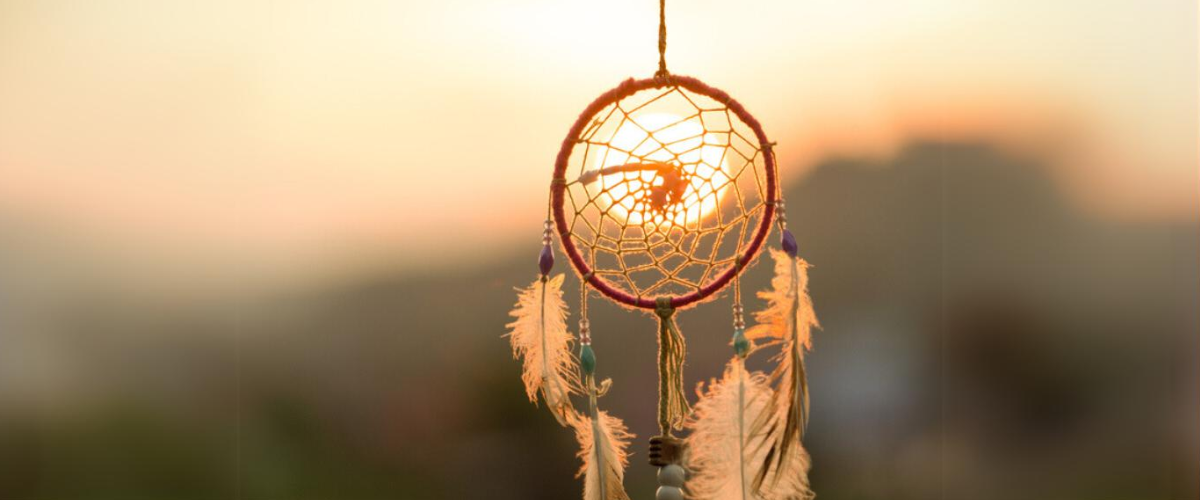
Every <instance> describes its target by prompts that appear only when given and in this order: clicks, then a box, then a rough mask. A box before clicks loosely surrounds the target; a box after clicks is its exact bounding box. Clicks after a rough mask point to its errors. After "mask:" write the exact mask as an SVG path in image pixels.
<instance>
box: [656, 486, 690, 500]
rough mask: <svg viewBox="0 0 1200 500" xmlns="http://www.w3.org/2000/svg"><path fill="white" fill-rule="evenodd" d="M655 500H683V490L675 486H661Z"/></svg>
mask: <svg viewBox="0 0 1200 500" xmlns="http://www.w3.org/2000/svg"><path fill="white" fill-rule="evenodd" d="M654 500H683V490H681V489H679V488H676V487H674V486H659V487H658V491H656V492H654Z"/></svg>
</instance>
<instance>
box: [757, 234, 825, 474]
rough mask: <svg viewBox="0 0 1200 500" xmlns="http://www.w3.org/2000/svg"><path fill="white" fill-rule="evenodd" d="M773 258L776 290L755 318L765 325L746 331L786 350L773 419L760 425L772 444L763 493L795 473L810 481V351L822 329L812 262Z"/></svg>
mask: <svg viewBox="0 0 1200 500" xmlns="http://www.w3.org/2000/svg"><path fill="white" fill-rule="evenodd" d="M771 256H772V257H773V258H774V259H775V277H774V278H773V279H772V280H771V289H770V290H765V291H762V292H759V294H758V296H759V297H760V298H763V299H766V300H767V308H766V309H764V310H762V311H759V312H758V313H757V314H756V315H755V319H757V320H758V323H759V324H758V325H756V326H755V327H754V328H751V329H750V330H748V331H747V332H746V337H747V338H748V339H752V340H762V341H764V342H765V343H767V344H777V345H779V346H780V353H779V354H778V355H777V356H776V358H775V359H776V360H777V361H778V364H777V365H776V367H775V370H774V371H773V372H772V373H771V378H770V380H771V383H776V384H778V385H777V387H776V390H775V392H774V394H773V396H772V398H771V400H770V402H769V404H768V406H769V412H768V415H767V416H764V417H762V418H759V419H758V420H757V421H756V422H755V429H756V430H757V431H759V432H762V433H764V439H766V454H765V456H764V464H763V466H762V467H761V469H760V470H759V476H758V477H757V478H756V480H755V484H756V485H757V486H758V487H759V488H762V487H763V485H764V482H765V481H766V480H767V479H768V478H770V479H771V481H772V483H776V482H778V481H780V480H786V479H788V477H790V476H793V475H795V474H800V475H801V476H803V477H802V480H803V482H804V483H805V484H807V482H808V481H807V479H806V476H807V470H808V466H807V462H808V455H807V452H805V451H804V447H803V445H802V444H801V440H802V439H803V437H804V428H805V427H806V426H807V424H808V378H807V374H806V373H805V369H804V352H805V350H807V349H811V348H812V329H813V327H817V328H819V327H820V324H819V323H818V322H817V316H816V314H815V313H814V312H813V304H812V299H811V298H809V296H808V263H807V262H805V261H804V260H803V259H800V258H798V257H791V256H789V255H788V254H787V253H785V252H782V251H779V250H771ZM801 469H802V472H799V471H800V470H801Z"/></svg>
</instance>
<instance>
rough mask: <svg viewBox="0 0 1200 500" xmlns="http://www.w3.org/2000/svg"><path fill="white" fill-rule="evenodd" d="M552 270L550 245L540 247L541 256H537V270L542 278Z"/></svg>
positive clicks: (552, 260)
mask: <svg viewBox="0 0 1200 500" xmlns="http://www.w3.org/2000/svg"><path fill="white" fill-rule="evenodd" d="M551 269H554V250H553V249H552V248H550V245H545V246H543V247H542V253H541V255H538V270H540V271H541V272H542V276H545V275H547V274H550V270H551Z"/></svg>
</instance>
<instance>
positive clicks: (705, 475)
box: [687, 358, 813, 500]
mask: <svg viewBox="0 0 1200 500" xmlns="http://www.w3.org/2000/svg"><path fill="white" fill-rule="evenodd" d="M770 399H771V387H770V381H769V379H768V377H767V376H766V375H765V374H763V373H761V372H750V371H747V370H746V367H745V364H744V363H743V362H742V360H741V359H738V358H734V359H733V360H731V361H730V362H729V364H728V365H727V366H726V367H725V375H724V377H722V378H721V380H714V381H712V382H710V383H709V386H708V390H707V391H704V392H702V393H701V394H700V401H699V402H698V403H697V404H696V406H695V413H694V414H693V418H692V420H690V421H689V425H688V427H689V428H690V429H691V431H692V433H691V435H690V436H688V458H687V467H688V469H690V470H691V471H692V474H693V475H692V477H691V478H689V479H688V481H687V488H688V492H689V494H690V498H694V499H696V500H773V499H798V498H799V499H807V498H812V496H813V495H812V492H811V490H810V489H809V488H808V482H807V480H804V481H799V480H795V479H798V478H797V477H796V476H795V475H792V477H793V480H785V481H776V482H774V483H773V484H770V485H768V486H766V487H763V488H756V487H755V479H756V478H757V477H758V476H759V475H760V471H761V470H762V467H763V465H764V464H765V463H767V456H766V455H767V453H768V450H769V448H768V446H767V442H766V439H767V436H766V435H765V434H763V433H761V432H756V431H755V429H754V428H753V427H754V426H753V424H754V422H755V421H756V420H758V419H760V418H769V411H770ZM791 465H795V464H791ZM804 469H805V471H807V466H806V465H804Z"/></svg>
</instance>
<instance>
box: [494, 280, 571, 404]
mask: <svg viewBox="0 0 1200 500" xmlns="http://www.w3.org/2000/svg"><path fill="white" fill-rule="evenodd" d="M562 283H563V275H562V274H559V275H558V276H555V277H553V278H549V279H546V280H541V279H539V280H538V281H535V282H533V284H532V285H530V286H529V287H528V288H526V289H524V290H518V291H519V292H520V294H519V296H518V299H517V305H516V307H515V308H514V309H513V311H512V312H511V313H509V314H510V315H511V316H513V317H514V318H516V320H515V321H513V322H512V323H509V324H508V328H509V333H508V337H509V341H510V342H512V349H513V357H515V358H516V357H519V358H522V360H523V370H522V374H521V379H522V380H523V381H524V382H525V393H526V395H528V396H529V400H530V401H532V402H534V403H535V404H536V403H537V399H538V393H539V392H540V393H541V395H542V399H544V400H545V401H546V407H547V408H549V409H550V411H551V413H553V414H554V417H555V418H556V419H558V422H559V424H561V425H564V426H565V425H568V423H569V421H568V420H569V417H570V416H571V414H573V413H574V407H573V406H572V405H571V394H578V393H579V392H580V387H579V372H578V368H577V364H578V362H577V361H576V360H575V357H574V356H572V355H571V334H570V332H568V331H567V305H566V303H565V302H564V301H563V297H562Z"/></svg>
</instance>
